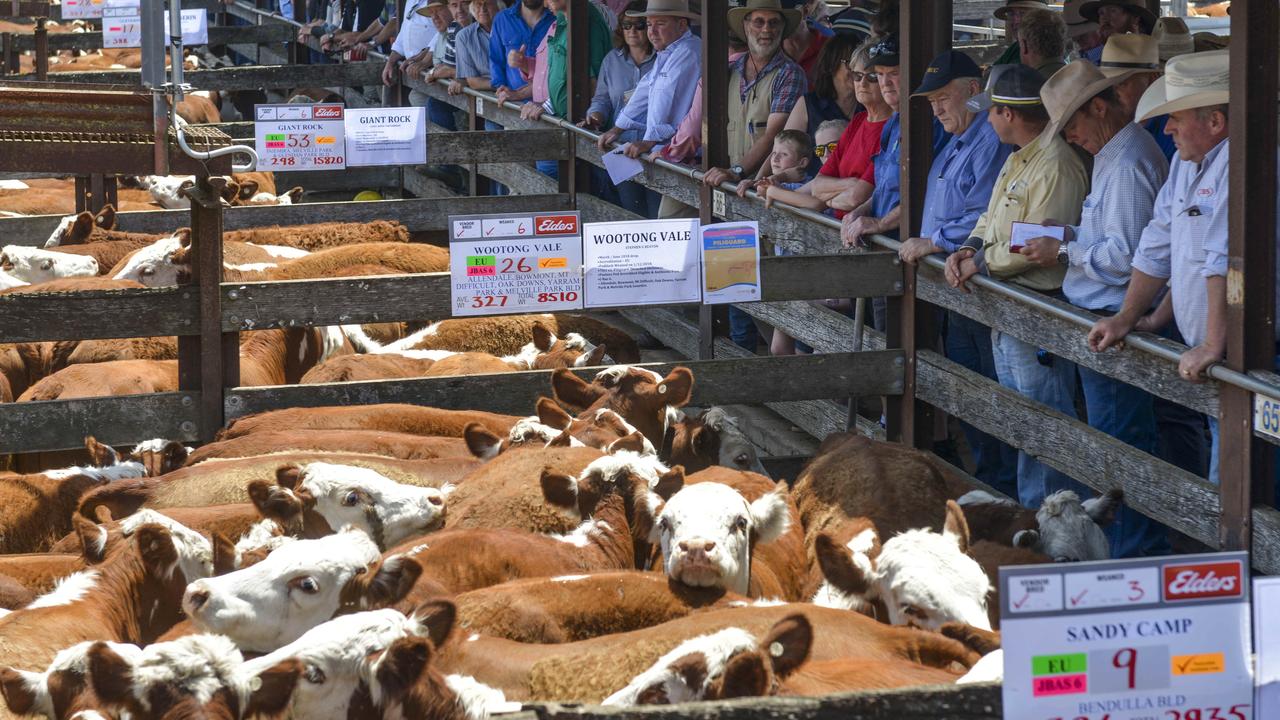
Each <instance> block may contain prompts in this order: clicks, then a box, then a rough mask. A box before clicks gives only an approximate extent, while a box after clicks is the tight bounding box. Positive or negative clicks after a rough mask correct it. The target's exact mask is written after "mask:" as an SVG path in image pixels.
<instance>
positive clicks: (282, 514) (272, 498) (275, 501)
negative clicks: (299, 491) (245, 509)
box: [249, 480, 305, 524]
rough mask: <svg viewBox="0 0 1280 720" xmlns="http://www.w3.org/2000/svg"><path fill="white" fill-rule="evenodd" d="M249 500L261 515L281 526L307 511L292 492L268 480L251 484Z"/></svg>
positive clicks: (255, 481)
mask: <svg viewBox="0 0 1280 720" xmlns="http://www.w3.org/2000/svg"><path fill="white" fill-rule="evenodd" d="M249 500H250V501H251V502H253V506H254V507H255V508H257V510H258V514H259V515H261V516H262V517H264V518H267V519H270V520H275V521H276V522H278V523H281V524H288V523H289V522H291V521H292V520H294V519H295V518H297V517H298V516H299V515H301V514H302V511H303V510H304V509H305V508H304V507H303V504H302V500H300V499H299V498H298V496H297V495H295V494H294V493H293V491H292V490H290V489H288V488H286V487H281V486H280V485H273V484H271V482H269V481H267V480H254V481H252V482H250V483H249Z"/></svg>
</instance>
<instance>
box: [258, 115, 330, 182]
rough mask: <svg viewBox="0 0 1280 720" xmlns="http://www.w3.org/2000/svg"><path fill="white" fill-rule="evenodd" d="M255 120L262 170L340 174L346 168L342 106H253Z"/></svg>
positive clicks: (259, 166) (259, 164)
mask: <svg viewBox="0 0 1280 720" xmlns="http://www.w3.org/2000/svg"><path fill="white" fill-rule="evenodd" d="M253 117H254V120H255V122H254V123H253V130H254V141H255V149H256V150H257V151H258V169H259V170H273V171H293V170H341V169H343V168H345V167H346V166H347V153H346V145H345V137H346V132H345V130H344V128H343V122H342V120H343V107H342V105H339V104H331V103H320V104H316V105H308V104H293V103H290V104H284V105H254V106H253Z"/></svg>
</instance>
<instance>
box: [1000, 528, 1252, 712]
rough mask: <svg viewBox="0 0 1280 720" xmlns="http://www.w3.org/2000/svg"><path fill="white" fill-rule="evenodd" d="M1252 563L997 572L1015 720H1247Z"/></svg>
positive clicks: (1155, 562) (1227, 556)
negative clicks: (1249, 585) (1151, 719)
mask: <svg viewBox="0 0 1280 720" xmlns="http://www.w3.org/2000/svg"><path fill="white" fill-rule="evenodd" d="M1248 562H1249V561H1248V555H1247V554H1246V553H1215V554H1206V555H1183V556H1178V557H1167V558H1147V559H1142V560H1115V561H1110V562H1090V563H1074V564H1070V565H1062V564H1054V565H1025V566H1014V567H1003V568H1000V590H1001V594H1000V603H1001V607H1000V623H1001V625H1000V629H1001V635H1002V638H1003V647H1004V717H1005V719H1006V720H1104V719H1105V720H1146V719H1147V718H1159V719H1160V720H1250V719H1251V718H1253V717H1259V718H1261V717H1265V715H1255V714H1254V713H1253V681H1252V676H1251V674H1250V664H1249V651H1250V636H1249V588H1248V578H1249V575H1248V567H1249V564H1248Z"/></svg>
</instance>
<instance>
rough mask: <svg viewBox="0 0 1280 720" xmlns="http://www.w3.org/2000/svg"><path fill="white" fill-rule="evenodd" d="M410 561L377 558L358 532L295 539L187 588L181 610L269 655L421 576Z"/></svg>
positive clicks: (394, 594) (394, 596) (385, 600)
mask: <svg viewBox="0 0 1280 720" xmlns="http://www.w3.org/2000/svg"><path fill="white" fill-rule="evenodd" d="M421 570H422V569H421V566H419V565H418V564H417V563H416V562H414V561H413V560H408V559H405V558H395V559H391V560H388V561H386V562H385V563H381V562H379V553H378V546H377V545H375V544H374V542H373V540H371V539H370V538H369V536H368V535H366V534H365V533H364V532H363V531H360V530H355V529H351V528H344V530H343V532H340V533H337V534H335V535H329V536H328V537H324V538H320V539H318V540H299V541H297V542H293V543H289V544H287V545H283V546H281V547H279V548H277V549H276V550H274V551H273V552H272V553H271V554H270V555H268V556H267V557H266V559H265V560H263V561H262V562H260V563H257V564H256V565H253V566H251V567H248V568H245V569H243V570H238V571H236V572H233V573H229V574H226V575H222V576H220V577H215V578H207V579H205V580H200V581H197V582H194V583H191V584H189V585H187V591H186V594H185V595H184V596H183V598H182V609H183V610H184V611H186V613H187V616H188V617H190V618H191V620H192V622H194V623H195V624H196V626H197V627H198V628H200V629H201V630H204V631H206V632H214V633H221V634H223V635H226V636H228V637H230V638H231V639H232V640H233V641H234V642H235V643H236V644H237V645H238V646H239V647H240V648H241V649H243V650H252V651H255V652H271V651H272V650H275V649H276V648H279V647H280V646H282V645H284V644H286V643H289V642H292V641H294V640H296V639H298V638H299V637H300V636H301V635H302V634H303V633H304V632H306V631H307V630H309V629H311V628H313V627H315V626H316V625H319V624H320V623H322V622H324V621H325V620H328V619H329V618H332V617H333V616H334V615H335V614H337V612H338V611H339V610H340V609H342V608H344V607H345V608H350V609H353V610H355V609H364V608H367V607H369V606H371V605H374V604H380V605H385V604H390V603H392V602H395V601H396V600H398V599H399V598H400V597H403V596H404V593H406V592H407V591H408V590H409V588H410V587H411V586H412V584H413V581H414V580H416V579H417V576H418V574H420V573H421Z"/></svg>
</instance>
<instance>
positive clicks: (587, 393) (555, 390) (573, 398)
mask: <svg viewBox="0 0 1280 720" xmlns="http://www.w3.org/2000/svg"><path fill="white" fill-rule="evenodd" d="M608 392H609V391H608V390H606V389H604V388H602V387H599V386H593V385H592V384H591V383H589V382H587V381H586V380H583V379H582V378H580V377H578V376H577V375H574V374H573V373H572V372H570V371H569V370H568V369H566V368H560V369H558V370H556V371H555V373H553V374H552V375H551V394H552V395H554V396H555V399H556V400H557V401H559V402H560V403H561V404H562V405H567V406H568V407H570V408H573V409H575V410H577V411H579V412H581V411H583V410H586V409H587V408H589V407H591V406H592V405H593V404H594V403H595V402H596V400H599V399H600V398H601V397H603V396H604V395H605V394H606V393H608Z"/></svg>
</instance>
